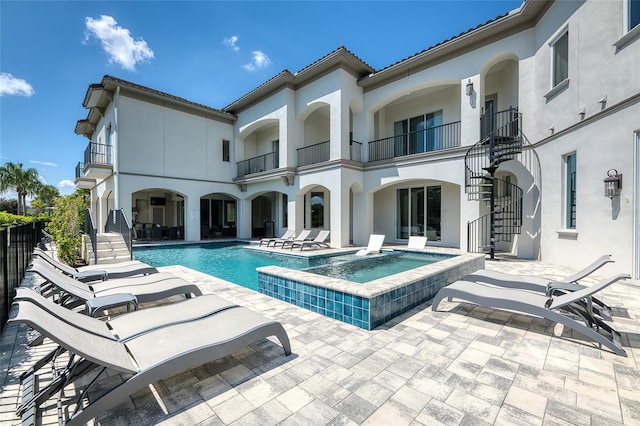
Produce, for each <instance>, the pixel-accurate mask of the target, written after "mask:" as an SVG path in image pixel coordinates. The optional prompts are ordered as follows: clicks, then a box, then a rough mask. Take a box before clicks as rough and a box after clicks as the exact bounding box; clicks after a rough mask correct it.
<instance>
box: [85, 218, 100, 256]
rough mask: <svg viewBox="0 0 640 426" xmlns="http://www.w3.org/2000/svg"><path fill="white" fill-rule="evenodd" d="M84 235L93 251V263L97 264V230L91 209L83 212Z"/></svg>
mask: <svg viewBox="0 0 640 426" xmlns="http://www.w3.org/2000/svg"><path fill="white" fill-rule="evenodd" d="M84 233H85V234H87V235H88V236H89V240H90V241H91V248H92V250H93V263H94V264H98V230H97V229H96V222H95V220H94V219H93V214H92V213H91V209H85V211H84Z"/></svg>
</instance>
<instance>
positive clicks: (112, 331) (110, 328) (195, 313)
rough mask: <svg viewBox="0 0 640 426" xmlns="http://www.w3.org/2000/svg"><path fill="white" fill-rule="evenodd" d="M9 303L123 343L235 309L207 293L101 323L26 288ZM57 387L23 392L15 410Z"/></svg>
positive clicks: (55, 384)
mask: <svg viewBox="0 0 640 426" xmlns="http://www.w3.org/2000/svg"><path fill="white" fill-rule="evenodd" d="M13 300H14V302H17V301H21V302H25V303H31V304H33V305H36V306H38V307H39V308H40V309H43V310H45V311H47V312H48V313H49V314H51V315H54V316H55V317H56V318H58V319H61V320H62V321H64V322H66V323H67V324H70V325H73V326H75V327H77V328H80V329H82V330H84V331H86V332H88V333H91V334H94V335H97V336H102V337H105V338H107V339H111V340H117V341H120V342H124V341H127V340H129V339H131V338H133V337H135V336H138V335H140V334H144V333H147V332H149V331H153V330H155V329H158V328H161V327H166V326H168V325H172V324H178V323H184V322H188V321H194V320H197V319H201V318H205V317H207V316H211V315H214V314H216V313H218V312H221V311H223V310H225V309H229V308H233V307H236V306H238V305H236V304H234V303H231V302H228V301H226V300H224V299H222V298H220V297H218V296H216V295H213V294H207V295H203V296H201V297H196V298H192V299H187V300H185V301H183V302H179V303H172V304H168V305H162V306H157V307H153V308H150V309H145V310H140V311H136V312H132V313H129V314H124V315H120V316H118V317H114V318H111V319H109V320H107V321H102V320H98V319H95V318H91V317H88V316H86V315H82V314H81V313H78V312H74V311H72V310H69V309H66V308H63V307H62V306H60V305H58V304H55V303H53V302H52V301H51V300H50V299H47V298H45V297H43V296H42V295H40V294H38V293H37V292H35V291H34V290H32V289H30V288H25V287H18V288H17V289H16V296H15V297H14V299H13ZM41 337H43V336H39V337H38V338H36V339H35V340H34V341H33V342H30V345H32V344H33V343H36V344H37V343H38V342H41V340H42V339H41ZM62 352H63V350H61V349H60V348H56V349H54V350H53V351H51V352H49V353H47V354H46V355H45V356H44V357H42V358H41V359H40V360H38V361H37V362H36V363H35V364H34V367H33V368H32V369H30V370H29V371H27V372H25V373H24V374H23V375H22V376H21V382H22V383H23V384H25V387H27V385H26V384H27V383H32V380H30V378H28V376H29V374H30V373H31V372H32V371H33V370H38V369H40V367H42V366H44V365H45V364H46V363H49V362H51V361H52V360H54V359H56V358H57V357H58V356H60V354H61V353H62ZM34 385H35V383H34ZM60 385H62V383H61V382H60V381H55V380H54V381H53V382H51V384H50V385H48V386H45V387H42V388H40V389H24V391H23V401H22V403H21V405H20V406H19V407H18V409H17V411H18V412H19V413H20V414H22V412H24V411H25V410H26V409H27V408H28V407H30V406H33V404H36V405H39V404H40V403H42V402H44V401H46V400H47V399H48V398H49V397H50V396H51V395H53V394H54V393H55V392H57V391H59V390H60Z"/></svg>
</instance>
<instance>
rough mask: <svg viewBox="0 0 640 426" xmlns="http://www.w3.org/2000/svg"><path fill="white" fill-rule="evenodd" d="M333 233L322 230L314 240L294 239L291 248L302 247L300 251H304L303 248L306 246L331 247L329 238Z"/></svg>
mask: <svg viewBox="0 0 640 426" xmlns="http://www.w3.org/2000/svg"><path fill="white" fill-rule="evenodd" d="M330 233H331V231H326V230H323V231H320V232H318V235H316V237H315V238H314V239H313V240H309V241H292V242H291V250H293V248H294V247H298V246H299V247H300V251H302V249H303V248H305V247H324V248H329V247H330V246H329V244H327V242H326V241H327V239H328V238H329V234H330Z"/></svg>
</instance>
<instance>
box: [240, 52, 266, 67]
mask: <svg viewBox="0 0 640 426" xmlns="http://www.w3.org/2000/svg"><path fill="white" fill-rule="evenodd" d="M269 65H271V60H270V59H269V57H268V56H267V55H265V54H264V53H262V52H261V51H260V50H255V51H254V52H253V53H252V58H251V62H249V63H248V64H246V65H243V66H242V67H243V68H244V69H246V70H247V71H256V70H260V69H264V68H267V67H268V66H269Z"/></svg>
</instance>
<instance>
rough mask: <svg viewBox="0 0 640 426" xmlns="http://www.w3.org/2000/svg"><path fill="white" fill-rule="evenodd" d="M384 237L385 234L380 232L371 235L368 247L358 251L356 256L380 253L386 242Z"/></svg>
mask: <svg viewBox="0 0 640 426" xmlns="http://www.w3.org/2000/svg"><path fill="white" fill-rule="evenodd" d="M384 237H385V236H384V235H380V234H371V235H369V244H368V245H367V248H365V249H362V250H358V251H357V252H356V256H366V255H368V254H376V253H380V249H381V248H382V244H384Z"/></svg>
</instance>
